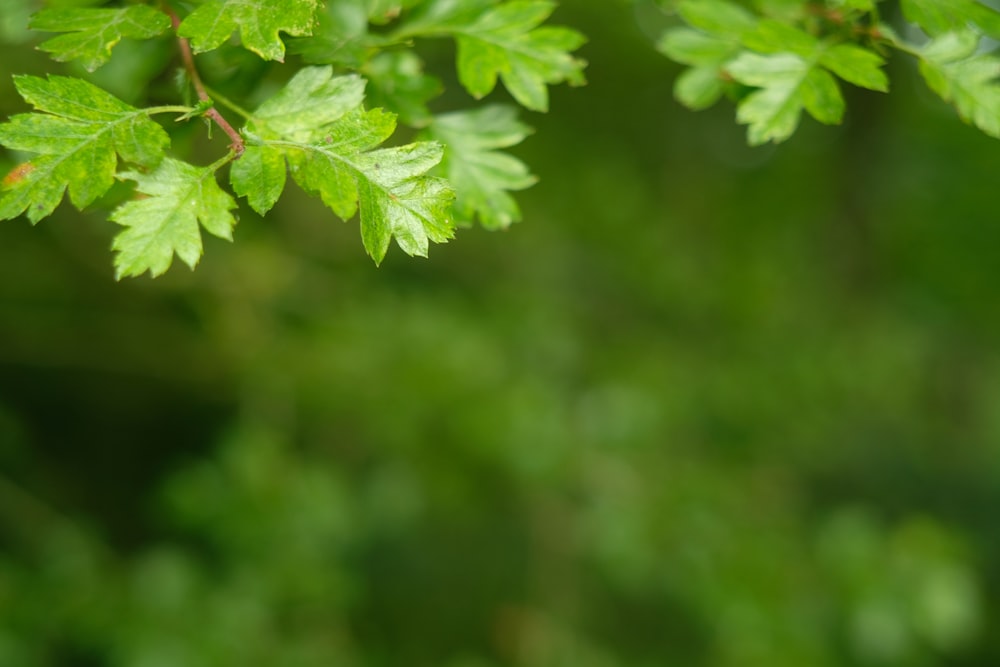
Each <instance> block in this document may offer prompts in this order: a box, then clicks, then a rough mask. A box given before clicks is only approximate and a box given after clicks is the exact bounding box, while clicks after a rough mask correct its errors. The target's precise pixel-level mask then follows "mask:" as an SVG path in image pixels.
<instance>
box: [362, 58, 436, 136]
mask: <svg viewBox="0 0 1000 667" xmlns="http://www.w3.org/2000/svg"><path fill="white" fill-rule="evenodd" d="M364 74H365V76H366V77H368V103H369V105H370V106H373V107H384V108H386V109H388V110H389V111H392V112H393V113H395V114H397V115H398V116H399V119H400V120H401V121H402V122H404V123H406V124H407V125H410V126H412V127H423V126H425V125H427V123H429V122H430V120H431V112H430V111H429V110H428V109H427V102H428V101H429V100H430V99H432V98H434V97H437V95H439V94H440V93H441V82H440V81H439V80H438V79H437V78H435V77H433V76H429V75H427V74H424V70H423V63H422V62H421V60H420V58H418V57H417V55H416V54H414V53H412V52H410V51H387V52H385V53H380V54H378V55H377V56H375V57H374V58H372V60H371V62H369V63H368V64H367V65H366V66H365V68H364Z"/></svg>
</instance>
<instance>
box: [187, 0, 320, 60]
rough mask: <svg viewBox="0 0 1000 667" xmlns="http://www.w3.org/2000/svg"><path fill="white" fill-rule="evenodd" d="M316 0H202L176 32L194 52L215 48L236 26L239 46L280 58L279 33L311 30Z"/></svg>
mask: <svg viewBox="0 0 1000 667" xmlns="http://www.w3.org/2000/svg"><path fill="white" fill-rule="evenodd" d="M319 4H320V3H319V0H283V1H279V0H205V1H204V2H202V4H201V5H200V6H198V7H197V8H196V9H195V10H194V11H193V12H191V13H190V14H189V15H188V16H187V18H185V19H184V20H183V21H182V22H181V24H180V27H179V28H178V29H177V33H178V34H179V35H181V36H182V37H187V38H189V39H190V40H191V46H192V48H193V49H194V50H195V52H202V51H211V50H212V49H215V48H217V47H218V46H219V45H221V44H222V43H223V42H225V41H226V40H227V39H229V36H230V35H232V34H233V32H235V31H237V30H239V32H240V38H241V39H242V41H243V46H244V47H245V48H247V49H249V50H251V51H253V52H254V53H256V54H257V55H259V56H260V57H261V58H263V59H264V60H277V61H284V59H285V45H284V43H283V42H282V41H281V35H280V34H279V33H282V32H284V33H286V34H288V35H291V36H295V37H304V36H308V35H311V34H312V30H313V24H314V22H315V15H316V10H317V9H318V8H319Z"/></svg>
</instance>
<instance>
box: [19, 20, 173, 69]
mask: <svg viewBox="0 0 1000 667" xmlns="http://www.w3.org/2000/svg"><path fill="white" fill-rule="evenodd" d="M29 27H31V28H33V29H35V30H42V31H45V32H65V33H69V34H66V35H60V36H58V37H53V38H52V39H49V40H47V41H44V42H42V43H41V44H39V45H38V48H40V49H41V50H43V51H48V52H49V53H51V54H52V57H53V58H54V59H55V60H59V61H63V62H64V61H67V60H79V61H80V62H81V64H82V65H83V66H84V67H85V68H86V69H87V70H88V71H90V72H93V71H94V70H96V69H97V68H98V67H100V66H101V65H103V64H104V63H106V62H107V61H108V59H109V58H110V57H111V49H112V48H113V47H114V46H115V45H116V44H117V43H118V42H120V41H121V40H122V38H123V37H131V38H133V39H149V38H151V37H156V36H157V35H159V34H161V33H163V32H164V31H166V30H167V29H169V28H170V19H169V18H168V17H167V15H166V14H164V13H163V12H160V11H157V10H155V9H153V8H152V7H147V6H145V5H132V6H129V7H123V8H120V9H95V8H59V9H43V10H42V11H40V12H38V13H37V14H35V15H34V16H33V17H32V19H31V23H30V26H29Z"/></svg>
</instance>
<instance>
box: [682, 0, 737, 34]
mask: <svg viewBox="0 0 1000 667" xmlns="http://www.w3.org/2000/svg"><path fill="white" fill-rule="evenodd" d="M677 11H678V13H680V15H681V18H683V19H684V22H685V23H687V24H688V25H690V26H693V27H695V28H698V29H700V30H703V31H705V32H707V33H710V34H713V35H718V36H720V37H729V38H732V39H739V38H740V37H742V36H743V35H744V34H745V33H746V32H747V31H749V30H753V29H754V27H755V26H756V25H757V19H756V17H754V15H753V14H751V13H750V12H749V11H747V10H746V9H744V8H743V7H741V6H740V5H737V4H735V3H732V2H728V1H727V0H683V2H681V3H680V4H679V5H678V6H677Z"/></svg>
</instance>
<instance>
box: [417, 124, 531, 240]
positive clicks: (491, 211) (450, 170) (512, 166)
mask: <svg viewBox="0 0 1000 667" xmlns="http://www.w3.org/2000/svg"><path fill="white" fill-rule="evenodd" d="M530 131H531V130H530V128H528V126H526V125H524V124H522V123H520V122H518V120H517V114H516V112H515V110H514V109H513V108H511V107H505V106H488V107H485V108H482V109H477V110H475V111H461V112H455V113H449V114H442V115H439V116H437V117H435V118H434V121H433V122H432V123H431V125H430V127H429V128H428V130H427V133H426V135H427V136H428V137H430V138H431V139H436V140H438V141H440V142H441V143H442V144H444V146H445V149H444V159H443V160H442V162H441V169H442V171H443V172H444V174H445V175H446V176H447V177H448V180H449V181H450V182H451V184H452V186H454V188H455V205H454V210H455V214H456V216H457V217H458V220H459V221H460V223H464V224H471V223H472V221H473V219H474V218H475V217H476V216H478V217H479V220H480V221H481V222H482V224H483V227H486V228H488V229H502V228H505V227H508V226H510V224H511V223H513V222H518V221H519V220H520V219H521V211H520V209H519V208H518V206H517V202H516V201H514V198H513V197H511V196H510V194H508V191H510V190H523V189H524V188H527V187H530V186H531V185H533V184H534V183H535V181H536V180H537V179H536V178H535V177H534V176H532V175H531V172H529V171H528V167H527V166H526V165H525V164H524V163H523V162H521V161H520V160H518V159H517V158H515V157H513V156H511V155H508V154H506V153H502V152H500V151H498V150H496V149H498V148H507V147H509V146H514V145H516V144H519V143H520V142H521V141H522V140H523V139H524V138H525V137H526V136H528V134H529V133H530Z"/></svg>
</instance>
